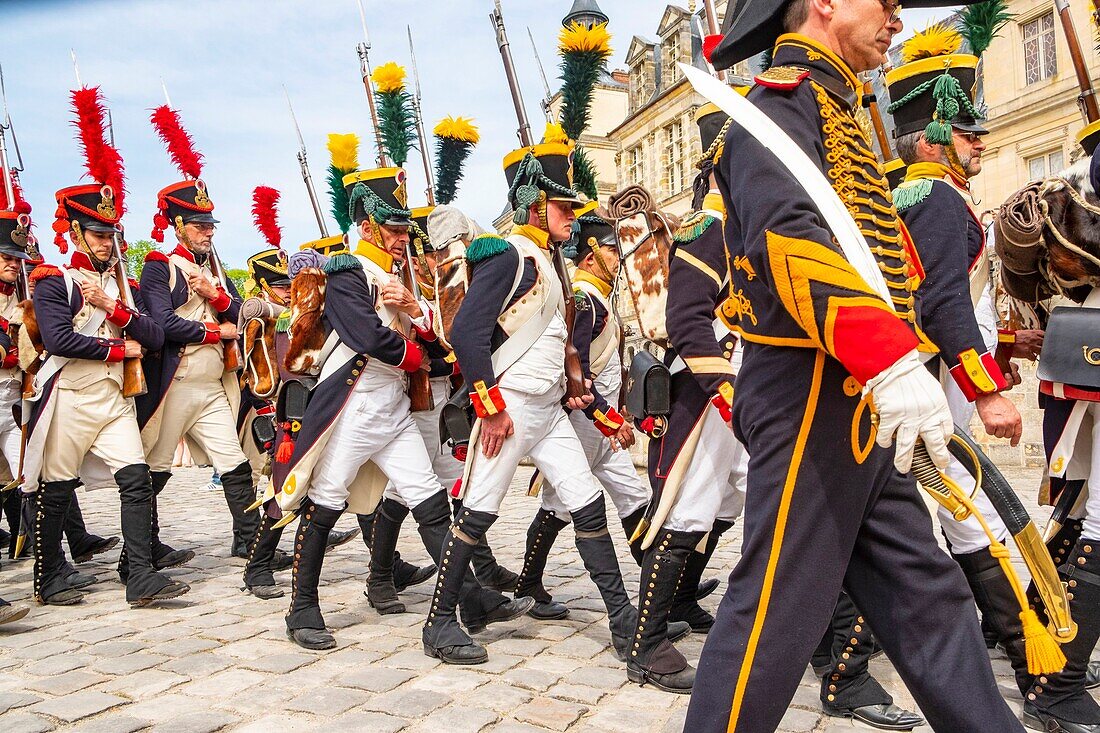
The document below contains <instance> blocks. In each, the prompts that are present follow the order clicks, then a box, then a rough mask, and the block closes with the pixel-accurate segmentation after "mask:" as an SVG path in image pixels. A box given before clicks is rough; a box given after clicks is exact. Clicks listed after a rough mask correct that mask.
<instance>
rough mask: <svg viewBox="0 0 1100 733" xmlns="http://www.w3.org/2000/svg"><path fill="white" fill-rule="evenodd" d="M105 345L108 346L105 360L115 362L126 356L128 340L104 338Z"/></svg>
mask: <svg viewBox="0 0 1100 733" xmlns="http://www.w3.org/2000/svg"><path fill="white" fill-rule="evenodd" d="M103 345H104V346H107V347H108V349H107V357H106V358H105V359H104V360H103V361H106V362H108V363H111V364H114V363H117V362H120V361H122V360H123V359H125V358H126V342H125V341H123V340H122V339H104V344H103Z"/></svg>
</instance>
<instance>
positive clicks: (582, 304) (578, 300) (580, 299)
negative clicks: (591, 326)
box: [573, 290, 591, 311]
mask: <svg viewBox="0 0 1100 733" xmlns="http://www.w3.org/2000/svg"><path fill="white" fill-rule="evenodd" d="M573 302H574V304H575V305H576V306H577V310H579V311H586V310H589V309H590V308H591V306H590V305H589V304H588V294H587V293H584V292H582V291H580V290H574V291H573Z"/></svg>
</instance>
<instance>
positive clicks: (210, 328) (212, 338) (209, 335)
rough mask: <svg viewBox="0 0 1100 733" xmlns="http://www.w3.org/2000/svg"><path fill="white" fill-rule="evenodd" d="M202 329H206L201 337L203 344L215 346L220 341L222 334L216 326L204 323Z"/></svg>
mask: <svg viewBox="0 0 1100 733" xmlns="http://www.w3.org/2000/svg"><path fill="white" fill-rule="evenodd" d="M202 327H203V328H205V329H206V334H205V335H204V336H203V337H202V343H203V344H216V343H218V342H219V341H221V340H222V332H221V329H220V328H218V324H216V323H204V324H202Z"/></svg>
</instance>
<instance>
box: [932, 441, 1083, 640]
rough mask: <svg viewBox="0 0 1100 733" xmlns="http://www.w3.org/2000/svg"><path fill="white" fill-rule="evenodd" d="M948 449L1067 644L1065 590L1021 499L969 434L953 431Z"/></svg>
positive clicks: (1070, 629)
mask: <svg viewBox="0 0 1100 733" xmlns="http://www.w3.org/2000/svg"><path fill="white" fill-rule="evenodd" d="M948 449H949V450H950V451H951V454H952V455H953V456H955V458H957V459H958V460H959V462H960V463H962V464H963V466H966V469H967V471H969V472H970V474H971V475H972V476H974V477H975V479H977V480H979V481H980V485H981V488H982V491H983V492H984V493H985V495H986V496H988V497H989V500H990V502H991V503H992V504H993V508H994V509H996V510H997V514H998V515H999V516H1000V517H1001V519H1002V520H1003V521H1004V523H1005V526H1007V527H1008V531H1009V533H1010V534H1011V535H1012V539H1013V541H1014V542H1015V543H1016V547H1017V548H1019V550H1020V555H1021V556H1022V557H1023V559H1024V563H1025V564H1027V569H1028V571H1029V572H1030V573H1031V579H1032V580H1033V581H1034V583H1035V588H1036V590H1038V592H1039V595H1040V596H1041V597H1042V599H1043V604H1044V605H1045V606H1046V612H1047V619H1048V621H1049V623H1050V627H1051V631H1052V633H1053V634H1054V636H1055V637H1056V638H1057V639H1058V640H1059V641H1062V642H1065V641H1069V640H1070V639H1072V638H1073V636H1074V632H1075V628H1076V624H1074V622H1073V619H1072V618H1071V617H1070V611H1069V598H1068V597H1067V596H1066V587H1065V586H1064V585H1062V581H1061V579H1060V578H1059V577H1058V571H1057V569H1056V568H1055V567H1054V561H1053V560H1052V559H1051V557H1050V551H1049V550H1047V546H1046V545H1045V544H1044V543H1043V538H1042V535H1040V533H1039V528H1038V527H1037V526H1036V525H1035V522H1034V521H1032V519H1031V516H1030V515H1029V514H1028V511H1027V509H1026V508H1025V507H1024V505H1023V502H1021V501H1020V497H1019V496H1017V495H1016V492H1015V491H1013V490H1012V487H1011V486H1010V485H1009V483H1008V481H1007V480H1006V479H1005V477H1004V474H1002V473H1001V472H1000V470H999V469H998V468H997V466H996V465H994V463H993V461H991V460H990V459H989V456H987V455H986V454H985V453H983V452H982V449H981V448H979V447H978V445H977V444H976V443H975V442H974V441H973V440H972V439H971V438H970V436H969V435H967V434H965V433H964V432H962V431H961V430H959V429H958V428H956V429H955V439H954V440H952V441H951V442H950V443H949V445H948Z"/></svg>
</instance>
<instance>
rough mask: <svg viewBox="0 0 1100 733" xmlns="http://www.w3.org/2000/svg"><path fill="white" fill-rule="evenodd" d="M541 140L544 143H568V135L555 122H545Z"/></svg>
mask: <svg viewBox="0 0 1100 733" xmlns="http://www.w3.org/2000/svg"><path fill="white" fill-rule="evenodd" d="M542 141H543V142H544V143H561V144H562V145H568V144H569V143H570V140H569V136H568V135H566V134H565V130H563V129H562V127H561V125H559V124H557V123H555V122H547V123H546V132H544V133H543V135H542Z"/></svg>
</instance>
